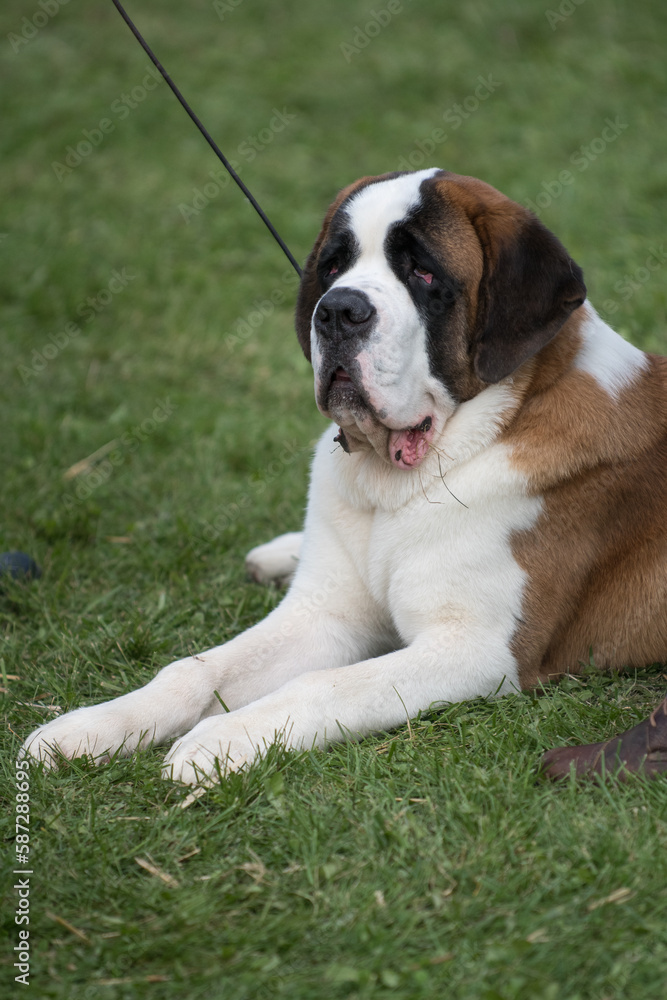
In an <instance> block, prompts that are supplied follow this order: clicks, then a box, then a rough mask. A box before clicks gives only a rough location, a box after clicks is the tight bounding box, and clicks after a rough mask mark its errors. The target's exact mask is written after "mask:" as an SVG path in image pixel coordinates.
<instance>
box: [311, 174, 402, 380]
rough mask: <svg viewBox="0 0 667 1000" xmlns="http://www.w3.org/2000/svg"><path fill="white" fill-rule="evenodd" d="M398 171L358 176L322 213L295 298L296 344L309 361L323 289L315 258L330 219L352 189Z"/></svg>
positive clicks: (323, 239) (385, 178)
mask: <svg viewBox="0 0 667 1000" xmlns="http://www.w3.org/2000/svg"><path fill="white" fill-rule="evenodd" d="M399 173H400V171H396V172H394V173H390V174H380V175H379V176H378V177H360V178H359V180H358V181H354V183H352V184H348V186H347V187H344V188H343V190H342V191H339V192H338V195H337V196H336V198H335V200H334V201H333V202H332V203H331V204H330V205H329V208H328V209H327V214H326V215H325V216H324V222H323V223H322V228H321V230H320V233H319V236H318V237H317V239H316V240H315V245H314V247H313V249H312V250H311V251H310V253H309V255H308V259H307V260H306V263H305V265H304V268H303V273H302V275H301V285H300V287H299V294H298V296H297V300H296V317H295V321H296V335H297V337H298V340H299V344H300V345H301V350H302V351H303V353H304V354H305V355H306V357H307V358H308V360H309V361H310V360H311V357H310V323H311V320H312V318H313V312H314V310H315V306H316V305H317V302H318V301H319V299H320V297H321V295H322V289H321V288H320V283H319V281H318V278H317V261H318V258H319V255H320V249H321V247H322V244H323V243H324V241H325V240H326V238H327V234H328V232H329V226H330V225H331V220H332V219H333V217H334V215H335V214H336V212H337V211H338V209H339V208H340V206H341V205H342V204H343V202H344V201H345V199H346V198H349V196H350V195H351V194H352V193H353V192H354V191H357V190H358V189H359V188H362V187H366V185H368V184H375V183H378V182H379V181H383V180H388V179H389V178H391V177H398V174H399Z"/></svg>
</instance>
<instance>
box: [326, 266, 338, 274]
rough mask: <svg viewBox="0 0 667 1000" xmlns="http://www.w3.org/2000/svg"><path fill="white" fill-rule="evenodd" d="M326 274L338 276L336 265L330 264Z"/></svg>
mask: <svg viewBox="0 0 667 1000" xmlns="http://www.w3.org/2000/svg"><path fill="white" fill-rule="evenodd" d="M327 274H338V264H332V265H331V267H330V268H329V270H328V271H327Z"/></svg>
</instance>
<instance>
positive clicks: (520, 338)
mask: <svg viewBox="0 0 667 1000" xmlns="http://www.w3.org/2000/svg"><path fill="white" fill-rule="evenodd" d="M296 326H297V335H298V338H299V343H300V344H301V347H302V348H303V351H304V353H305V354H306V356H307V357H308V358H309V359H310V361H311V362H312V365H313V369H314V376H315V399H316V402H317V406H318V407H319V409H320V410H321V412H322V413H324V414H325V415H326V416H328V417H329V418H330V419H331V421H332V427H331V428H330V429H329V430H328V431H327V432H326V433H325V434H324V436H323V437H322V440H321V442H320V444H319V446H318V448H317V449H316V453H315V456H314V460H313V466H312V476H311V484H310V493H309V500H308V510H307V514H306V522H305V527H304V531H303V535H302V536H301V535H298V534H293V535H290V536H285V537H283V538H282V539H278V540H276V541H275V542H273V543H270V544H269V545H267V546H260V547H259V548H257V549H254V550H253V552H252V553H251V554H250V557H249V567H250V569H251V571H252V572H253V574H254V575H256V576H257V577H258V578H261V579H263V580H266V579H284V578H286V577H289V576H290V575H291V574H292V573H293V576H292V579H291V583H290V586H289V589H288V591H287V594H286V595H285V597H284V599H283V601H282V603H281V604H280V605H279V606H278V607H277V608H276V609H275V610H274V611H273V612H272V613H271V614H270V615H269V616H268V618H266V619H265V620H264V621H261V622H260V623H259V624H257V625H255V626H254V627H253V628H251V629H248V631H246V632H244V633H242V634H241V635H239V636H237V637H236V638H234V639H232V640H231V641H230V642H228V643H226V644H225V645H223V646H219V647H217V648H215V649H210V650H208V651H206V652H204V653H202V654H201V655H199V656H196V657H191V658H188V659H184V660H179V661H178V662H176V663H172V664H171V665H169V666H167V667H165V668H164V669H163V670H162V671H160V673H159V674H158V675H157V677H155V679H154V680H152V681H151V682H150V683H149V684H147V685H146V686H145V687H143V688H141V689H140V690H138V691H134V692H132V693H130V694H126V695H123V696H122V697H120V698H116V699H114V700H113V701H110V702H106V703H105V704H100V705H95V706H93V707H90V708H81V709H78V710H77V711H74V712H70V713H69V714H67V715H63V716H61V717H60V718H58V719H56V720H55V721H53V722H51V723H49V724H48V725H46V726H42V727H41V728H40V729H38V730H37V731H36V732H34V733H33V734H32V735H31V736H30V737H29V738H28V739H27V740H26V743H25V751H26V752H27V753H29V754H31V755H32V756H34V757H38V758H40V759H43V760H45V761H46V762H47V763H52V762H53V760H54V759H57V757H58V754H59V753H60V754H63V755H65V756H66V757H73V756H75V755H77V754H81V753H88V754H91V755H92V756H93V757H95V758H96V759H98V760H104V759H105V758H108V756H109V755H110V754H113V753H115V752H116V751H118V750H119V748H121V752H122V753H131V752H133V751H134V750H136V749H137V747H139V746H140V745H146V744H147V743H149V742H151V741H155V742H159V743H161V742H165V741H168V740H171V739H173V738H175V737H176V738H177V741H176V742H175V744H174V745H173V746H172V747H171V749H170V751H169V753H168V755H167V758H166V761H165V773H166V774H167V775H171V776H173V777H174V778H176V779H179V780H181V781H185V782H195V781H197V780H200V779H201V780H206V779H210V778H212V777H215V776H216V774H217V773H219V772H225V771H228V770H235V769H238V768H240V767H242V766H244V765H246V764H247V763H248V762H249V761H251V760H252V759H253V758H254V757H256V756H257V755H258V754H262V753H263V751H264V750H265V748H266V747H267V746H268V745H270V744H272V743H274V742H276V741H279V742H281V743H283V744H284V745H286V746H287V747H298V748H303V747H305V748H309V747H312V746H319V747H323V746H325V745H326V744H328V743H330V742H332V741H335V740H344V739H358V738H359V737H361V736H363V735H364V734H367V733H371V732H375V731H378V730H386V729H389V728H391V727H394V726H397V725H399V724H400V723H401V722H403V721H405V718H406V712H407V714H408V715H410V716H414V715H416V714H417V713H418V712H419V711H420V710H421V711H425V710H428V709H429V707H431V706H435V705H438V704H443V703H447V702H452V701H460V700H464V699H467V698H474V697H478V696H492V695H496V694H509V693H511V692H513V691H519V690H521V689H525V688H528V687H531V686H534V685H536V684H539V683H541V682H546V681H548V680H549V679H550V678H554V677H557V676H559V675H562V674H563V673H566V672H576V671H577V670H578V669H579V668H580V664H581V663H582V662H586V663H588V662H589V658H590V653H591V650H592V654H593V659H594V662H595V663H596V664H597V665H598V666H599V667H600V668H603V669H604V668H610V667H641V666H644V665H645V664H647V663H651V662H654V661H659V660H662V659H667V611H666V608H667V499H666V498H667V360H666V359H665V358H662V357H657V356H651V355H648V354H645V353H643V352H642V351H640V350H638V349H637V348H635V347H633V346H632V345H631V344H629V343H627V342H626V341H625V340H623V339H622V338H621V337H619V336H618V335H617V334H616V333H614V332H613V331H612V330H611V329H610V328H609V327H608V326H607V325H606V323H604V322H603V321H602V320H601V319H600V318H599V316H598V315H597V313H596V312H595V309H594V308H593V306H592V305H591V304H590V303H589V302H588V300H587V298H586V288H585V285H584V281H583V276H582V272H581V270H580V268H579V267H578V266H577V264H575V263H574V261H573V260H572V259H571V258H570V256H569V255H568V253H567V251H566V250H565V249H564V247H563V246H562V245H561V243H560V242H559V241H558V240H557V239H556V237H555V236H553V235H552V233H550V232H549V231H548V230H547V229H546V228H545V227H544V226H543V225H542V223H541V222H540V221H539V220H538V219H537V218H536V217H535V216H533V215H532V214H531V213H530V212H528V211H527V210H526V209H524V208H522V207H521V206H519V205H518V204H516V203H514V202H512V201H510V200H509V199H508V198H506V197H504V196H503V195H502V194H500V193H499V192H498V191H496V190H495V189H494V188H492V187H489V185H487V184H485V183H483V182H482V181H478V180H475V179H473V178H470V177H461V176H458V175H456V174H451V173H448V172H446V171H442V170H436V169H433V170H424V171H420V172H418V173H399V174H386V175H384V176H382V177H365V178H363V179H362V180H359V181H357V182H356V183H354V184H352V185H350V186H349V187H347V188H345V189H344V190H343V191H342V192H341V193H340V194H339V195H338V197H337V199H336V200H335V202H334V203H333V205H332V206H331V207H330V209H329V211H328V212H327V215H326V218H325V220H324V224H323V226H322V230H321V232H320V234H319V236H318V237H317V240H316V242H315V246H314V248H313V250H312V252H311V254H310V256H309V258H308V261H307V263H306V265H305V268H304V273H303V279H302V283H301V288H300V291H299V298H298V304H297V315H296ZM334 441H335V442H337V445H336V444H334ZM215 692H219V694H220V696H221V698H222V699H223V701H224V702H225V704H226V706H228V708H229V709H230V711H229V712H228V713H225V712H223V710H222V707H221V705H220V702H219V700H218V697H217V695H216V693H215ZM216 761H217V762H218V763H217V764H216Z"/></svg>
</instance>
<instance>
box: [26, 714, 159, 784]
mask: <svg viewBox="0 0 667 1000" xmlns="http://www.w3.org/2000/svg"><path fill="white" fill-rule="evenodd" d="M151 736H152V733H149V732H148V731H147V730H144V731H143V732H140V731H138V730H137V727H136V725H135V720H133V719H132V718H130V717H129V715H128V713H127V711H125V709H124V708H121V707H119V706H118V705H116V704H114V702H105V703H104V704H102V705H91V706H90V707H88V708H77V709H76V710H75V711H74V712H67V713H66V714H65V715H61V716H60V717H59V718H57V719H54V720H53V721H52V722H47V723H46V725H44V726H40V727H39V728H38V729H35V731H34V732H33V733H31V734H30V736H29V737H28V738H27V740H26V741H25V743H24V744H23V746H22V747H21V750H20V753H19V757H24V756H27V757H32V758H34V759H35V760H40V761H43V762H44V764H45V766H46V767H47V768H51V767H54V766H55V765H56V764H57V763H58V761H59V760H62V758H63V757H65V758H67V759H68V760H72V759H73V758H74V757H81V756H83V755H84V754H86V755H88V756H90V757H92V759H93V760H94V761H95V762H96V763H98V764H99V763H104V762H106V761H108V760H109V759H110V758H111V757H112V756H113V754H115V753H117V752H118V751H120V752H121V753H122V754H123V755H124V756H127V755H128V754H130V753H131V752H132V751H133V750H134V749H136V747H137V745H138V743H139V741H140V740H141V741H142V742H143V743H145V742H147V740H149V739H150V738H151Z"/></svg>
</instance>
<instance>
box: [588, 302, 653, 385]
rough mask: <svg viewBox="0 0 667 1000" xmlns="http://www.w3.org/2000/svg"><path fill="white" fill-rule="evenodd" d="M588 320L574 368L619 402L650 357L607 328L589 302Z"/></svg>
mask: <svg viewBox="0 0 667 1000" xmlns="http://www.w3.org/2000/svg"><path fill="white" fill-rule="evenodd" d="M586 309H587V314H588V315H587V319H586V322H585V323H583V324H582V326H581V335H582V337H583V345H582V347H581V349H580V351H579V353H578V355H577V357H576V359H575V367H576V368H579V369H581V370H582V371H585V372H588V373H589V375H592V376H593V378H594V379H595V380H596V382H597V383H598V385H599V386H600V387H601V388H602V389H604V390H605V391H606V392H607V393H609V395H610V396H611V397H612V399H614V400H617V399H618V397H619V396H620V394H621V393H622V392H623V390H624V389H627V388H628V386H630V385H632V383H633V382H634V381H635V379H636V378H637V377H638V376H639V375H641V373H642V372H643V371H644V370H645V368H646V366H647V365H648V358H647V356H646V354H644V352H643V351H640V350H639V348H638V347H635V346H634V344H631V343H629V342H628V341H627V340H624V339H623V337H621V336H620V335H619V334H618V333H616V332H615V331H614V330H612V328H611V327H610V326H608V325H607V324H606V323H605V322H604V320H603V319H601V317H600V316H598V314H597V312H596V311H595V309H594V308H593V306H592V305H591V304H590V302H588V301H587V302H586Z"/></svg>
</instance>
